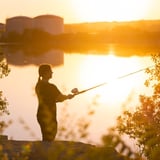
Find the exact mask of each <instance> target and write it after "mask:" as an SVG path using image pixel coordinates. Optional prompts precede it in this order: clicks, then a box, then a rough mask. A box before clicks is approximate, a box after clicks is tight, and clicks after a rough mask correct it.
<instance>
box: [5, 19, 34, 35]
mask: <svg viewBox="0 0 160 160" xmlns="http://www.w3.org/2000/svg"><path fill="white" fill-rule="evenodd" d="M32 28H33V19H32V18H30V17H26V16H17V17H12V18H8V19H7V20H6V34H9V33H11V32H16V33H18V34H22V33H23V32H24V30H25V29H32Z"/></svg>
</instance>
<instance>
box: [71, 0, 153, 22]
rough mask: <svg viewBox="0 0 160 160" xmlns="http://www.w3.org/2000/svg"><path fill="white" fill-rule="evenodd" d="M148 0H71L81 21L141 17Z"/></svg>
mask: <svg viewBox="0 0 160 160" xmlns="http://www.w3.org/2000/svg"><path fill="white" fill-rule="evenodd" d="M150 2H151V1H150V0H73V8H74V9H75V13H76V14H77V16H78V18H79V19H80V20H81V21H126V20H127V21H128V20H137V19H143V17H144V16H145V14H146V13H147V10H148V8H149V6H150Z"/></svg>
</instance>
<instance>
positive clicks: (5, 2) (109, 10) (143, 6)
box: [0, 0, 160, 23]
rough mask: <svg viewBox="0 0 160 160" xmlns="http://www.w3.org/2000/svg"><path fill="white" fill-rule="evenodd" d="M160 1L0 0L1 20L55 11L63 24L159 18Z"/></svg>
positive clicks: (3, 21)
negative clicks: (62, 20)
mask: <svg viewBox="0 0 160 160" xmlns="http://www.w3.org/2000/svg"><path fill="white" fill-rule="evenodd" d="M159 7H160V0H45V1H43V0H27V1H26V0H1V2H0V11H1V14H0V22H1V23H5V19H6V18H10V17H13V16H30V17H34V16H37V15H40V14H54V15H58V16H61V17H63V18H64V23H79V22H91V21H126V20H127V21H128V20H142V19H160V10H159Z"/></svg>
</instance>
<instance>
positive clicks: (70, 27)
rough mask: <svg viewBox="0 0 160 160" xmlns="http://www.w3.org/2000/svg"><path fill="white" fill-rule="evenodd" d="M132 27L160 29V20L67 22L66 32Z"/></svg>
mask: <svg viewBox="0 0 160 160" xmlns="http://www.w3.org/2000/svg"><path fill="white" fill-rule="evenodd" d="M122 26H125V27H131V28H135V29H139V30H144V31H152V32H155V31H160V20H139V21H124V22H116V21H114V22H94V23H77V24H65V25H64V31H65V33H77V32H85V33H86V32H87V33H88V32H100V31H106V30H112V29H114V28H117V27H122Z"/></svg>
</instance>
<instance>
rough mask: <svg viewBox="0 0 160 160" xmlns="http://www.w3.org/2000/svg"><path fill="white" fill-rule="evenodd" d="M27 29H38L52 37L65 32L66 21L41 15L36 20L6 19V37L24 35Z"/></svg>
mask: <svg viewBox="0 0 160 160" xmlns="http://www.w3.org/2000/svg"><path fill="white" fill-rule="evenodd" d="M26 29H38V30H42V31H45V32H48V33H49V34H52V35H58V34H62V33H63V32H64V20H63V18H62V17H59V16H55V15H39V16H37V17H34V18H30V17H27V16H16V17H11V18H8V19H6V24H5V35H6V36H7V35H8V34H10V33H12V32H15V33H18V34H23V33H24V31H25V30H26Z"/></svg>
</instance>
